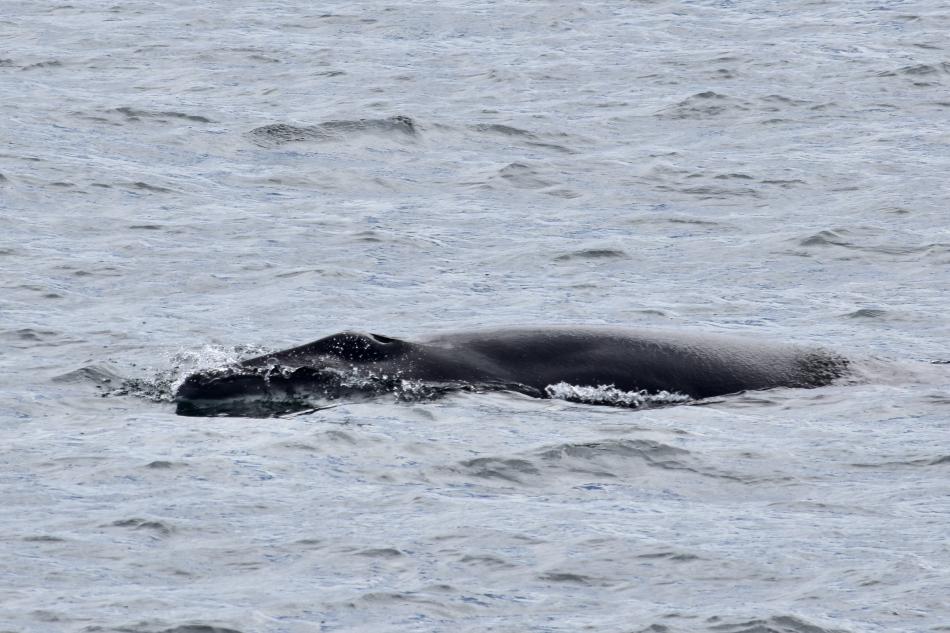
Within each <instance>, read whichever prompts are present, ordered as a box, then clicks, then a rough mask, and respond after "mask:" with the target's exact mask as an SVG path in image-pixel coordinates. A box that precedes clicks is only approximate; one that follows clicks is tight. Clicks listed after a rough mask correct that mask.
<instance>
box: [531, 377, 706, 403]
mask: <svg viewBox="0 0 950 633" xmlns="http://www.w3.org/2000/svg"><path fill="white" fill-rule="evenodd" d="M544 392H545V393H546V394H547V396H548V397H549V398H554V399H557V400H567V401H569V402H582V403H584V404H606V405H610V406H615V407H630V408H632V409H639V408H641V407H657V406H667V405H671V404H682V403H684V402H690V401H691V400H692V398H690V397H689V396H687V395H685V394H682V393H676V392H670V391H659V392H657V393H649V392H647V391H646V390H640V391H623V390H621V389H617V388H616V387H614V386H613V385H599V386H597V387H583V386H578V385H571V384H568V383H566V382H559V383H557V384H554V385H548V386H547V387H545V388H544Z"/></svg>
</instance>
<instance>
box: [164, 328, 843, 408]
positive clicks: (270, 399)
mask: <svg viewBox="0 0 950 633" xmlns="http://www.w3.org/2000/svg"><path fill="white" fill-rule="evenodd" d="M848 364H849V363H848V361H847V359H845V358H844V357H842V356H840V355H838V354H837V353H835V352H832V351H829V350H825V349H822V348H808V347H800V346H793V345H784V344H769V343H760V342H755V341H752V340H748V339H746V338H738V337H732V336H722V335H711V334H709V335H707V334H699V333H693V332H674V331H664V330H646V329H626V328H615V327H532V328H511V329H502V330H491V331H472V332H458V333H452V334H439V335H435V336H430V337H427V338H422V339H420V340H418V341H407V340H402V339H398V338H391V337H388V336H382V335H380V334H369V333H362V332H350V331H347V332H341V333H339V334H333V335H332V336H327V337H325V338H321V339H319V340H317V341H314V342H312V343H307V344H306V345H301V346H299V347H294V348H291V349H287V350H283V351H279V352H274V353H272V354H264V355H262V356H258V357H256V358H251V359H249V360H245V361H243V362H241V363H238V364H235V365H232V366H229V367H223V368H219V369H212V370H206V371H201V372H198V373H194V374H191V375H189V376H188V377H187V378H185V380H184V381H183V382H182V383H181V385H180V386H179V387H178V389H177V392H176V394H175V401H176V405H177V413H178V414H179V415H197V416H211V415H237V416H251V417H267V416H274V415H280V414H284V413H290V412H294V411H301V410H307V409H312V408H319V407H320V406H326V405H327V401H328V400H339V399H355V398H360V397H372V396H377V395H380V394H383V393H387V392H388V393H396V394H399V393H401V392H403V393H404V392H407V391H408V392H411V393H413V394H421V395H423V396H424V395H426V394H429V395H434V394H438V393H442V392H445V391H452V390H510V391H514V392H518V393H522V394H526V395H529V396H534V397H538V398H546V397H551V396H552V395H553V392H552V386H555V385H559V384H567V385H573V386H578V387H601V386H603V387H612V388H614V389H616V390H620V391H623V392H641V393H645V394H655V393H663V392H669V393H671V394H680V395H682V396H688V398H689V399H702V398H709V397H711V396H721V395H726V394H732V393H737V392H740V391H747V390H757V389H771V388H774V387H802V388H810V387H820V386H823V385H827V384H829V383H830V382H832V381H833V380H835V379H836V378H839V377H841V376H842V375H844V374H845V373H846V371H847V368H848ZM681 399H682V400H685V399H687V398H681ZM321 403H322V404H321Z"/></svg>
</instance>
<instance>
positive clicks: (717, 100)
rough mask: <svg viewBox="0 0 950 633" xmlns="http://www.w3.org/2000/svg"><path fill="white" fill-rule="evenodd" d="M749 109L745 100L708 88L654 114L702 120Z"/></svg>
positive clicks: (665, 117) (676, 118)
mask: <svg viewBox="0 0 950 633" xmlns="http://www.w3.org/2000/svg"><path fill="white" fill-rule="evenodd" d="M751 109H752V107H751V105H750V104H749V103H748V102H747V101H743V100H740V99H736V98H734V97H730V96H728V95H724V94H720V93H718V92H713V91H711V90H709V91H706V92H700V93H697V94H694V95H693V96H691V97H687V98H686V99H683V100H682V101H680V102H678V103H676V104H674V105H672V106H669V107H667V108H664V109H662V110H660V111H659V112H658V113H657V114H656V116H657V117H659V118H663V119H673V120H703V119H716V118H719V117H724V116H729V115H734V114H739V113H742V112H748V111H749V110H751Z"/></svg>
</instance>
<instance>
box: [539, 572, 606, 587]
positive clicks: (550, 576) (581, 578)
mask: <svg viewBox="0 0 950 633" xmlns="http://www.w3.org/2000/svg"><path fill="white" fill-rule="evenodd" d="M538 580H541V581H543V582H557V583H569V584H572V585H581V586H583V587H596V586H602V585H604V581H603V579H599V578H594V577H593V576H586V575H584V574H574V573H571V572H557V571H551V572H547V573H544V574H541V575H539V576H538Z"/></svg>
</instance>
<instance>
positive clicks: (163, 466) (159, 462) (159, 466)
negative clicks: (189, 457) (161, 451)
mask: <svg viewBox="0 0 950 633" xmlns="http://www.w3.org/2000/svg"><path fill="white" fill-rule="evenodd" d="M184 466H185V464H184V463H182V462H170V461H168V460H165V459H156V460H155V461H153V462H149V463H147V464H145V467H146V468H151V469H152V470H172V469H173V468H183V467H184Z"/></svg>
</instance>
